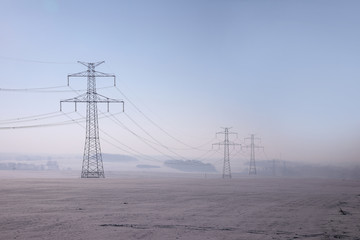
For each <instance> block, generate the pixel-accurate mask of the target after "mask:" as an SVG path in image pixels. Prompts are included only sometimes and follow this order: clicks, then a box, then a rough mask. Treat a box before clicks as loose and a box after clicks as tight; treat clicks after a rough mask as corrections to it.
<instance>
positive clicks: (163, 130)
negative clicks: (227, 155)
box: [115, 87, 196, 149]
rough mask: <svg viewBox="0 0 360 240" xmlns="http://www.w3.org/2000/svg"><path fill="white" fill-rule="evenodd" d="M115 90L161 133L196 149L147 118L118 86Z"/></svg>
mask: <svg viewBox="0 0 360 240" xmlns="http://www.w3.org/2000/svg"><path fill="white" fill-rule="evenodd" d="M115 88H116V90H117V91H118V92H119V93H120V94H121V95H123V97H124V98H125V99H126V100H127V101H128V102H129V103H130V104H131V105H132V106H133V107H134V108H135V109H136V110H137V111H138V112H139V113H140V114H141V115H143V117H145V118H146V119H147V120H148V121H149V122H150V123H152V124H153V125H154V126H155V127H157V128H158V129H160V130H161V131H162V132H163V133H165V134H166V135H167V136H168V137H170V138H172V139H174V140H175V141H177V142H179V143H181V144H183V145H184V146H187V147H189V148H191V149H196V148H194V147H193V146H190V145H188V144H187V143H185V142H183V141H181V140H180V139H178V138H176V137H174V136H172V135H171V134H170V133H169V132H168V131H166V130H165V129H163V128H162V127H160V126H159V125H158V124H157V123H155V122H154V121H153V120H152V119H151V118H149V117H148V116H147V115H146V114H145V113H144V112H143V111H141V110H140V109H139V108H138V107H137V106H136V105H135V103H133V102H132V101H131V100H130V99H129V98H128V97H127V96H126V95H125V94H124V93H123V92H122V91H121V90H120V89H119V88H117V87H115Z"/></svg>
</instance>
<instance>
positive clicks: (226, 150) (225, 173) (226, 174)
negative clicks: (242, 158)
mask: <svg viewBox="0 0 360 240" xmlns="http://www.w3.org/2000/svg"><path fill="white" fill-rule="evenodd" d="M229 129H230V128H227V127H225V128H224V132H217V133H216V134H224V135H225V139H224V141H223V142H218V143H214V144H213V145H218V146H224V165H223V175H222V177H223V178H231V167H230V151H229V146H230V145H231V146H236V145H240V144H238V143H234V142H230V141H229V134H236V135H237V133H235V132H229Z"/></svg>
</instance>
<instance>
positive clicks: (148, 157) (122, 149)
mask: <svg viewBox="0 0 360 240" xmlns="http://www.w3.org/2000/svg"><path fill="white" fill-rule="evenodd" d="M76 113H77V114H78V115H79V116H81V117H82V118H85V117H84V116H82V115H81V114H80V113H79V112H76ZM118 114H119V113H118ZM65 115H67V114H65ZM112 115H114V116H115V115H116V114H112ZM67 117H68V118H70V119H72V118H71V117H70V116H68V115H67ZM100 118H103V117H100ZM78 125H79V126H80V127H82V128H83V129H86V127H84V126H83V125H82V124H80V123H78ZM99 130H100V132H101V133H103V134H105V135H106V136H107V137H109V138H110V139H112V140H113V141H115V142H117V143H118V144H120V145H122V146H124V147H126V148H128V149H130V151H132V152H130V151H128V150H126V149H124V148H122V147H120V146H118V145H116V144H114V143H112V142H110V141H109V140H107V139H105V138H103V137H100V139H101V140H102V141H104V142H106V143H108V144H110V145H112V146H113V147H115V148H118V149H120V150H121V151H123V152H126V153H128V154H130V155H133V154H134V153H136V154H139V155H140V156H142V157H143V158H145V159H150V160H152V161H157V160H156V159H153V158H151V157H150V156H146V155H144V154H142V153H141V152H139V151H137V150H135V149H133V148H132V147H130V146H128V145H126V144H124V143H122V142H121V141H120V140H118V139H117V138H115V137H113V136H112V135H110V134H109V133H107V132H105V131H104V130H102V129H99Z"/></svg>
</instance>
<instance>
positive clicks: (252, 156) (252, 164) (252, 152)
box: [245, 134, 263, 175]
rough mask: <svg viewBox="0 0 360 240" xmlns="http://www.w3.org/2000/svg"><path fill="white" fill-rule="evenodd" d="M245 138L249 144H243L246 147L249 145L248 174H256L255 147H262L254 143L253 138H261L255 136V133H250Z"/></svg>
mask: <svg viewBox="0 0 360 240" xmlns="http://www.w3.org/2000/svg"><path fill="white" fill-rule="evenodd" d="M247 139H250V145H247V146H245V147H246V148H249V147H250V164H249V175H256V163H255V148H263V147H262V146H257V145H255V140H261V139H260V138H256V137H255V134H251V135H250V137H248V138H245V140H247Z"/></svg>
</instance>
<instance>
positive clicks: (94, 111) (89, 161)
mask: <svg viewBox="0 0 360 240" xmlns="http://www.w3.org/2000/svg"><path fill="white" fill-rule="evenodd" d="M78 63H80V64H82V65H84V66H86V67H87V68H88V69H87V70H86V71H83V72H79V73H74V74H70V75H68V85H69V81H70V78H71V77H86V78H87V91H86V93H84V94H81V95H79V96H77V97H75V98H70V99H66V100H62V101H60V109H61V103H63V102H74V103H75V111H76V110H77V103H86V138H85V147H84V155H83V163H82V171H81V178H105V173H104V167H103V161H102V155H101V147H100V139H99V123H98V108H97V103H106V104H107V110H108V111H109V104H110V103H122V104H123V110H124V102H123V101H121V100H117V99H110V98H108V97H105V96H102V95H100V94H98V93H97V92H96V77H112V78H114V86H115V85H116V77H115V75H111V74H107V73H102V72H98V71H95V67H97V66H99V65H100V64H102V63H104V61H102V62H96V63H87V62H81V61H78Z"/></svg>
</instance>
